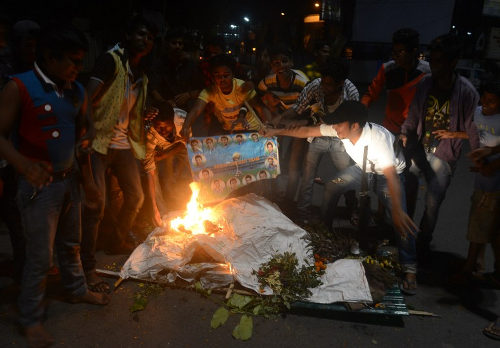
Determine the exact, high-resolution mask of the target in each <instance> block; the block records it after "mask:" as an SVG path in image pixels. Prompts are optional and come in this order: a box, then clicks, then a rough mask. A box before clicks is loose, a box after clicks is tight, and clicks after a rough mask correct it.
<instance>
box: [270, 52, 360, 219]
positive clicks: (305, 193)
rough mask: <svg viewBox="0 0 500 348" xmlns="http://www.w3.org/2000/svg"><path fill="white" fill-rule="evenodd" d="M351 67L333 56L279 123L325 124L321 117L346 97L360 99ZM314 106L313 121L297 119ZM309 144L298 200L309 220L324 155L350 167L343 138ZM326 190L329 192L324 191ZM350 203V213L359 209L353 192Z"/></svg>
mask: <svg viewBox="0 0 500 348" xmlns="http://www.w3.org/2000/svg"><path fill="white" fill-rule="evenodd" d="M348 74H349V67H348V65H347V63H346V62H345V61H344V60H341V59H340V58H332V59H330V60H328V62H327V64H326V65H324V66H323V67H322V68H321V78H318V79H315V80H313V81H311V82H310V83H309V84H308V85H307V86H306V87H305V88H304V89H303V90H302V92H301V93H300V96H299V99H298V100H297V102H296V103H295V104H294V105H293V106H292V107H291V108H289V109H288V110H287V111H285V112H284V113H283V114H281V115H280V119H279V120H278V121H277V122H275V123H276V124H279V123H282V124H284V125H291V124H293V125H295V126H301V125H302V126H303V125H306V124H307V123H308V122H311V121H312V123H314V124H320V123H322V117H323V116H324V115H325V114H327V113H332V112H334V111H335V110H336V109H337V108H338V107H339V105H341V104H342V103H343V102H344V101H346V100H359V93H358V90H357V88H356V86H354V84H353V83H352V82H351V81H349V80H348V79H347V76H348ZM309 108H310V109H311V120H304V119H302V120H299V121H296V119H297V117H299V115H300V114H302V113H304V112H305V111H306V110H307V109H309ZM307 140H308V141H309V142H310V144H309V148H308V150H307V154H306V159H305V161H304V164H303V166H304V167H303V176H302V183H301V185H300V191H299V201H298V203H297V208H298V213H299V219H300V220H302V221H303V222H307V220H308V219H309V218H310V207H311V201H312V193H313V184H314V178H315V176H316V171H317V169H318V166H319V163H320V161H321V158H322V157H323V155H324V154H328V155H329V156H330V158H331V160H332V162H333V165H334V166H335V168H336V169H337V171H341V170H344V169H346V168H347V167H349V166H350V164H351V160H350V158H349V156H348V155H347V153H346V152H345V149H344V145H343V144H342V141H341V140H340V139H338V138H335V137H321V136H319V137H314V138H313V137H311V138H308V139H307ZM325 193H326V192H325ZM329 200H330V198H329V197H327V196H324V197H323V205H324V204H327V202H328V201H329ZM346 201H347V206H348V207H349V208H350V210H351V213H352V212H353V211H354V210H355V208H356V205H357V203H356V197H355V194H354V192H353V191H352V192H348V193H347V194H346Z"/></svg>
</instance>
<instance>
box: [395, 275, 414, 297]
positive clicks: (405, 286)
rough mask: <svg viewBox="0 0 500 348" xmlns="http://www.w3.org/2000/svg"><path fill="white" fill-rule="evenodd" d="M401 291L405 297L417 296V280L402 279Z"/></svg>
mask: <svg viewBox="0 0 500 348" xmlns="http://www.w3.org/2000/svg"><path fill="white" fill-rule="evenodd" d="M399 289H400V290H401V292H402V293H403V294H405V295H410V296H414V295H416V294H417V280H416V279H408V278H407V277H406V276H405V278H403V279H402V282H401V284H399Z"/></svg>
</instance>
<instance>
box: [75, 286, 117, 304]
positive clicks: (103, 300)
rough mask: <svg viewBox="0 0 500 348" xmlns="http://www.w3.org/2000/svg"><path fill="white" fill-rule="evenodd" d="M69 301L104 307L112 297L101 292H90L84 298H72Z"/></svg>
mask: <svg viewBox="0 0 500 348" xmlns="http://www.w3.org/2000/svg"><path fill="white" fill-rule="evenodd" d="M69 301H70V302H71V303H90V304H95V305H101V306H103V305H107V304H108V303H109V302H110V301H111V297H110V296H109V295H108V294H103V293H101V292H93V291H90V290H88V291H87V292H86V293H85V294H84V295H82V296H79V297H71V298H70V299H69Z"/></svg>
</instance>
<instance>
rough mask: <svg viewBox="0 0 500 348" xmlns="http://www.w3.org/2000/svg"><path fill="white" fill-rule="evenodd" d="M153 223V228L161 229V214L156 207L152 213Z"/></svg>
mask: <svg viewBox="0 0 500 348" xmlns="http://www.w3.org/2000/svg"><path fill="white" fill-rule="evenodd" d="M153 223H154V224H155V226H158V227H161V226H163V221H162V219H161V214H160V211H159V210H158V207H156V205H155V207H154V212H153Z"/></svg>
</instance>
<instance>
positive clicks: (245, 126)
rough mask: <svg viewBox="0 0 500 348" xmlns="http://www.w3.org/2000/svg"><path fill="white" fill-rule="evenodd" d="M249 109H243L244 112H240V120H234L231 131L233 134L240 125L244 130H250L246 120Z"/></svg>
mask: <svg viewBox="0 0 500 348" xmlns="http://www.w3.org/2000/svg"><path fill="white" fill-rule="evenodd" d="M247 112H248V111H247V109H246V108H245V109H242V111H240V113H239V114H238V118H237V119H236V120H234V121H233V122H232V123H231V129H230V131H231V132H232V131H233V130H234V129H235V128H236V127H237V126H238V125H239V124H240V125H241V127H242V128H243V129H248V128H250V126H249V124H248V122H247V119H246V114H247Z"/></svg>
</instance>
